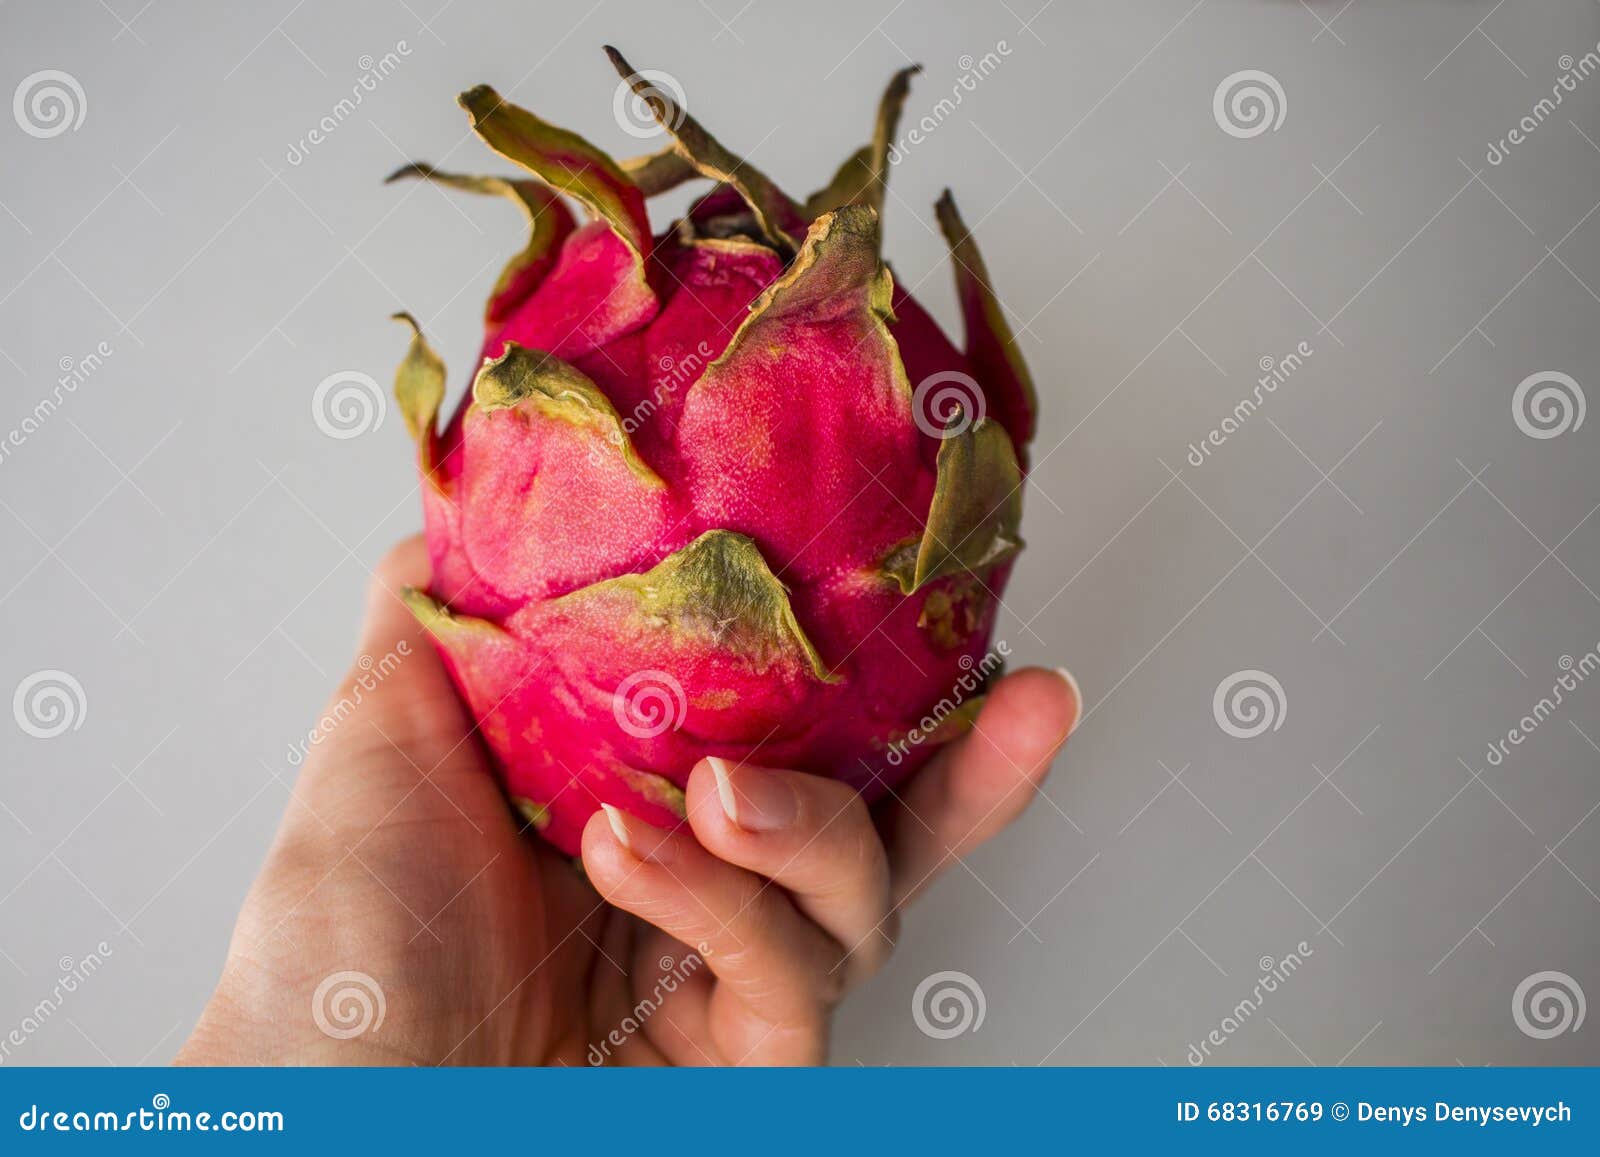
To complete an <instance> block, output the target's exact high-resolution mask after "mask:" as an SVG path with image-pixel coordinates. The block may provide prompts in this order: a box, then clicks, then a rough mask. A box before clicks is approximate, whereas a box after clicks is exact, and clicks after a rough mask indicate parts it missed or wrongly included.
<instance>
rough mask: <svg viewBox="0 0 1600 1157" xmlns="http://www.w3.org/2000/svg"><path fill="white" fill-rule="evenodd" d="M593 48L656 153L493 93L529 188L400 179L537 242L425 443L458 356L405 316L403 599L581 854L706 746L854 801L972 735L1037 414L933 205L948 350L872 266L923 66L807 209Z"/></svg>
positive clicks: (537, 804) (678, 810)
mask: <svg viewBox="0 0 1600 1157" xmlns="http://www.w3.org/2000/svg"><path fill="white" fill-rule="evenodd" d="M606 51H607V53H608V55H609V56H610V57H611V60H612V62H613V63H614V64H615V66H616V68H617V70H618V72H619V73H620V74H621V75H622V77H623V78H624V83H625V84H626V85H628V86H630V88H631V94H630V92H629V91H628V90H625V89H620V88H619V90H618V95H619V98H632V99H637V101H639V102H641V104H640V105H639V106H638V107H641V108H642V107H648V110H649V112H650V114H651V115H653V117H654V119H655V121H657V122H658V123H659V125H660V128H661V130H662V131H664V132H665V133H666V134H668V140H669V141H670V143H669V144H668V147H666V148H664V149H663V150H661V151H660V152H657V153H654V154H651V155H649V156H645V157H640V158H637V159H633V160H625V161H622V162H617V161H614V160H613V159H612V158H611V157H609V156H607V155H606V154H605V153H603V152H601V151H600V150H599V149H597V148H595V147H594V146H593V145H591V144H590V143H589V142H587V141H585V140H584V139H582V138H581V137H579V136H577V135H576V134H574V133H571V132H568V131H566V130H564V129H560V128H557V127H555V126H553V125H551V124H548V123H546V122H545V121H543V120H540V119H539V118H538V117H537V116H535V115H534V114H532V113H530V112H527V111H525V110H523V109H521V108H518V107H516V106H515V105H512V104H509V103H507V102H506V101H505V100H503V99H502V98H501V97H500V96H499V95H498V94H497V93H496V92H495V91H494V90H493V89H492V88H489V87H487V86H480V87H478V88H474V89H472V90H471V91H470V92H467V93H464V94H462V96H461V97H460V103H461V105H462V107H463V108H464V109H465V110H466V111H467V113H468V116H469V117H470V119H471V123H472V127H473V129H474V130H475V131H476V132H477V134H478V136H479V137H481V138H482V139H483V140H484V141H485V142H486V143H487V144H488V145H489V146H490V148H492V149H493V150H494V151H495V152H497V153H499V154H500V155H501V156H502V157H504V158H505V159H506V160H508V161H510V162H512V163H514V164H515V165H516V166H518V168H519V169H520V170H522V171H523V172H522V173H521V174H520V175H518V176H516V177H511V178H499V177H477V176H462V175H459V174H454V173H446V172H443V171H441V170H438V169H436V168H434V167H432V166H430V165H426V164H420V163H417V164H411V165H407V166H406V167H404V168H403V169H401V170H400V171H399V172H397V173H395V174H394V175H393V176H392V177H391V178H390V180H395V179H397V178H401V177H415V178H420V179H424V180H428V181H432V182H435V183H437V184H440V185H443V186H447V187H449V188H450V189H454V190H461V191H465V192H471V193H482V194H490V195H494V196H499V197H504V198H506V199H508V200H510V201H512V202H513V203H515V204H516V205H517V206H518V207H519V208H520V209H521V210H522V212H523V214H524V215H525V216H526V217H527V219H528V221H529V223H530V232H529V237H528V241H527V244H526V245H525V246H524V247H523V248H522V249H521V250H520V251H519V252H518V253H517V254H516V256H515V257H513V258H512V259H511V261H510V263H509V264H508V265H507V266H506V268H505V270H504V272H502V273H501V275H500V278H499V281H498V282H497V284H496V285H495V287H494V290H493V293H492V294H491V296H490V298H489V303H488V309H487V316H486V336H485V340H484V344H483V349H482V354H481V360H480V363H479V368H478V370H477V373H476V375H475V377H474V380H473V382H472V387H471V391H470V393H469V394H468V396H467V397H466V398H464V399H463V401H462V404H461V406H460V407H459V408H458V410H457V411H456V413H455V414H454V416H453V417H452V418H450V419H449V421H448V422H446V423H445V424H444V425H443V427H442V428H440V427H439V426H438V422H437V419H438V414H439V410H440V407H441V405H442V403H443V398H444V394H445V380H446V372H445V367H444V364H443V362H442V361H441V360H440V359H439V357H438V356H437V355H436V354H435V353H434V352H433V350H432V349H431V348H430V347H429V345H428V344H427V342H426V340H425V339H424V337H423V336H422V333H421V331H420V329H419V328H418V327H417V325H416V323H415V321H414V320H412V319H411V317H410V316H409V315H407V314H398V315H396V316H397V317H399V318H401V319H403V320H405V321H406V322H407V323H408V324H410V326H411V328H412V331H413V336H412V340H411V344H410V347H409V349H408V351H407V353H406V356H405V358H404V360H403V361H402V364H401V366H400V369H399V371H398V373H397V374H396V379H395V393H396V397H397V399H398V401H399V405H400V409H401V410H402V412H403V414H404V416H405V419H406V423H407V425H408V427H409V428H410V431H411V433H412V435H413V437H414V438H415V439H416V442H417V447H418V450H417V453H418V461H419V467H420V471H421V490H422V495H423V507H424V514H425V520H426V525H427V542H428V550H429V555H430V557H431V559H432V564H433V577H432V581H431V589H430V590H429V591H427V592H422V591H407V592H406V593H405V597H406V599H407V601H408V603H409V605H410V607H411V609H412V610H413V612H414V613H415V614H416V615H417V617H418V618H419V620H420V621H421V622H422V624H423V625H424V626H425V627H426V628H427V630H428V631H429V633H430V634H431V635H432V637H433V638H434V640H435V641H436V643H437V644H438V646H439V648H440V649H441V651H442V654H443V658H444V661H445V663H446V665H447V667H448V668H449V670H450V672H451V675H452V678H453V679H454V681H455V683H456V685H457V686H458V688H459V690H460V692H461V694H462V696H463V698H464V699H465V700H466V702H467V703H468V705H469V706H470V708H471V710H472V712H473V714H474V716H475V718H476V719H477V721H478V724H479V726H480V729H481V732H482V735H483V737H484V740H485V741H486V742H487V744H488V746H489V748H490V749H491V751H492V752H493V754H494V756H495V759H496V761H497V763H498V766H499V769H500V773H501V775H502V777H503V781H504V785H505V788H506V791H507V793H508V795H509V796H510V797H511V798H512V800H513V802H514V803H515V804H516V806H517V807H518V808H520V810H521V811H522V813H523V814H524V815H525V816H526V817H527V819H528V821H529V823H530V824H531V825H532V826H533V827H535V828H537V829H538V831H539V832H541V833H542V834H543V836H544V837H545V838H546V839H547V840H549V841H550V842H552V843H554V844H555V845H556V846H558V847H560V848H561V849H563V850H564V851H566V852H569V853H573V852H576V851H577V849H578V846H579V837H580V833H581V832H582V830H583V827H584V824H585V822H586V821H587V820H588V819H589V817H590V816H591V815H592V814H593V812H594V811H595V810H596V809H597V808H598V807H599V805H600V804H602V803H607V804H613V805H615V806H618V807H621V808H625V809H627V810H629V811H631V812H633V813H634V814H636V815H638V816H639V817H640V818H642V819H644V820H646V821H648V822H651V823H655V824H659V825H665V826H670V825H671V824H672V823H674V822H676V820H677V819H679V818H681V817H682V815H683V799H684V796H683V786H684V783H685V781H686V779H687V777H688V774H689V771H690V769H691V768H692V767H693V766H694V764H695V763H696V761H698V760H699V759H701V758H703V757H705V756H708V755H714V756H722V757H724V758H727V759H732V760H749V761H752V762H759V763H762V764H766V765H771V766H780V767H791V768H797V769H800V770H804V771H810V772H814V773H818V774H823V775H828V776H832V777H835V778H837V779H840V780H843V781H845V782H848V783H849V784H851V785H852V786H853V787H855V788H856V789H858V790H859V791H860V792H862V793H863V794H864V795H865V796H867V797H868V798H869V799H870V798H872V797H875V796H877V795H879V794H881V793H883V792H884V791H886V790H888V789H889V788H890V787H892V786H893V784H894V783H895V782H896V781H898V780H899V779H901V778H902V777H904V776H906V775H909V774H910V773H912V772H913V771H915V770H916V768H917V767H918V766H920V765H921V764H923V763H924V762H926V760H927V759H928V758H929V757H930V756H931V755H932V754H933V753H934V751H935V750H936V749H937V747H938V745H939V744H940V743H942V742H946V741H948V740H949V739H951V738H953V737H955V736H956V735H959V734H960V733H961V732H962V730H964V729H965V728H966V727H969V726H970V725H971V719H972V716H973V714H974V709H975V707H976V704H977V703H978V702H979V700H980V698H981V690H982V688H981V683H982V681H983V679H984V678H985V677H987V676H989V675H991V674H993V673H994V671H995V669H996V668H997V666H998V662H997V660H996V659H995V655H994V652H993V651H991V649H990V636H991V633H992V630H993V624H994V619H995V614H996V608H997V602H998V596H999V593H1000V591H1001V590H1002V589H1003V588H1004V585H1005V582H1006V579H1007V576H1008V574H1009V571H1010V568H1011V565H1012V560H1013V557H1014V556H1015V554H1016V552H1017V551H1018V550H1019V549H1020V547H1021V545H1022V544H1021V541H1020V539H1019V538H1018V534H1017V530H1018V523H1019V521H1020V516H1021V487H1022V477H1023V454H1024V450H1025V447H1026V445H1027V443H1028V441H1029V439H1030V438H1031V436H1032V433H1033V424H1034V412H1035V400H1034V393H1033V387H1032V383H1031V381H1030V379H1029V376H1028V373H1027V370H1026V368H1025V367H1024V366H1023V364H1022V360H1021V358H1020V356H1019V355H1018V352H1017V349H1016V346H1015V343H1014V341H1013V340H1012V335H1011V332H1010V330H1009V328H1008V326H1007V323H1006V321H1005V318H1004V315H1003V314H1002V312H1001V310H1000V308H999V305H998V303H997V301H996V299H995V295H994V291H993V289H992V288H991V285H990V282H989V277H988V274H987V273H986V272H985V269H984V265H983V262H982V260H981V258H980V257H979V255H978V251H977V248H976V246H975V244H974V242H973V240H972V238H971V236H970V235H969V234H968V231H967V229H966V227H965V226H964V225H963V223H962V220H961V218H960V216H959V215H958V213H957V211H956V207H955V202H954V201H953V200H952V198H951V197H950V194H949V193H948V192H946V193H945V194H944V196H943V197H942V198H941V199H940V201H939V204H938V206H937V218H938V221H939V224H940V225H941V227H942V229H943V232H944V234H945V236H946V238H947V239H948V241H949V245H950V249H951V254H952V257H953V259H954V265H955V273H956V286H957V291H958V297H959V300H960V305H961V312H962V315H963V319H964V323H965V330H966V350H965V352H963V351H961V350H959V349H957V348H956V347H955V346H954V345H953V344H952V343H951V342H950V341H949V340H948V339H947V338H946V337H945V336H944V335H943V333H941V331H940V329H939V327H938V325H937V323H935V322H934V320H933V319H932V318H931V317H930V316H929V315H928V314H927V313H926V312H925V311H924V310H923V309H922V307H921V306H919V305H918V304H917V303H916V302H915V301H914V300H912V298H911V297H910V296H909V295H907V294H906V293H905V292H904V290H903V289H901V288H899V287H898V286H896V284H895V281H894V278H893V277H892V276H891V274H890V271H889V269H888V267H887V266H886V265H885V264H884V262H883V259H882V256H881V254H880V232H879V214H880V211H881V209H882V207H883V200H884V194H885V178H886V177H887V174H888V167H889V156H890V148H891V143H892V141H893V139H894V133H895V129H896V125H897V122H898V120H899V116H900V112H901V108H902V106H903V104H904V102H905V98H906V94H907V89H908V85H909V82H910V78H911V76H912V74H913V73H915V72H916V71H917V69H915V68H908V69H905V70H903V71H901V72H900V73H898V74H897V75H896V76H895V77H894V79H893V81H892V82H891V83H890V85H889V87H888V89H887V91H886V92H885V94H884V96H883V99H882V101H881V103H880V106H879V109H878V116H877V122H876V127H875V131H874V133H873V138H872V141H871V142H870V143H869V144H867V145H864V146H863V147H861V148H860V149H858V150H857V151H856V152H855V153H854V154H852V155H851V156H850V157H849V158H848V159H847V160H846V161H845V163H844V164H843V165H842V166H841V167H840V168H839V170H838V172H837V173H836V174H835V176H834V177H833V179H832V180H831V181H830V182H829V183H828V185H827V186H826V187H825V188H823V189H821V190H819V191H818V192H816V193H814V194H812V195H811V196H810V197H808V198H807V199H806V200H805V201H804V203H801V202H798V201H795V200H793V199H791V198H790V197H789V196H788V195H786V194H785V193H784V192H783V191H782V190H780V189H779V188H778V187H777V186H776V185H775V184H774V183H773V182H772V181H771V180H769V179H768V178H767V177H765V176H764V175H762V174H761V173H760V172H758V171H757V170H756V169H755V168H754V167H752V166H751V165H750V164H748V163H746V162H745V161H743V160H741V159H740V158H738V157H736V156H734V155H733V154H732V153H730V152H728V150H727V149H726V148H724V147H723V146H722V145H721V144H719V143H718V142H717V141H716V140H715V139H714V138H713V137H712V136H711V135H710V134H709V133H708V132H706V130H705V129H704V128H703V127H702V126H701V125H700V124H699V122H698V121H696V120H695V119H694V118H693V117H692V116H690V115H689V114H688V113H687V111H686V110H685V108H683V107H682V104H681V103H680V102H679V101H678V100H676V99H674V96H673V95H672V94H670V93H668V92H666V91H664V90H663V89H662V88H660V87H657V86H656V85H654V84H652V83H651V82H650V81H649V80H648V79H646V77H643V76H641V75H640V74H639V73H637V72H635V71H634V70H633V69H632V68H631V67H630V66H629V65H628V64H627V62H626V61H624V60H623V59H622V57H621V55H620V54H619V53H617V52H616V51H615V50H614V49H609V48H608V49H607V50H606ZM656 75H659V74H656ZM699 178H705V179H709V180H710V181H712V182H714V184H713V186H712V188H711V189H710V190H709V191H708V192H707V193H706V194H705V195H704V196H703V197H702V198H701V199H700V200H699V201H697V202H696V203H695V204H694V205H693V207H692V208H691V209H690V211H689V212H688V214H687V215H686V216H685V217H684V218H683V219H682V220H679V221H677V222H676V223H675V224H674V225H673V227H672V228H670V229H668V230H667V231H666V232H664V233H662V234H660V235H659V236H653V235H652V233H651V230H650V225H649V220H648V216H647V214H646V208H645V205H646V200H647V198H649V197H651V196H654V195H656V194H658V193H661V192H664V191H666V190H668V189H671V188H674V187H676V186H678V185H680V184H682V183H684V182H686V181H690V180H694V179H699ZM569 199H570V201H572V202H576V204H577V205H578V206H579V207H581V209H582V210H583V212H584V215H585V218H586V220H584V221H582V222H580V221H578V220H577V219H575V218H574V216H573V214H572V212H571V210H570V209H569V207H568V201H569ZM1002 650H1003V648H1002Z"/></svg>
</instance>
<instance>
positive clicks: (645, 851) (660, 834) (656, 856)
mask: <svg viewBox="0 0 1600 1157" xmlns="http://www.w3.org/2000/svg"><path fill="white" fill-rule="evenodd" d="M600 809H601V810H602V811H604V812H605V813H606V822H607V823H609V824H610V825H611V833H612V835H614V836H616V837H617V843H619V844H621V845H622V846H623V847H624V848H625V849H627V851H628V853H629V854H630V855H632V856H633V857H634V858H636V859H640V860H648V861H650V862H651V863H653V864H665V863H666V862H667V861H669V860H670V859H671V858H672V855H673V843H672V835H671V833H670V832H665V831H662V830H661V829H660V828H658V827H656V826H655V825H654V824H647V823H645V821H644V820H642V819H639V818H638V817H637V816H633V815H629V814H628V813H627V812H625V811H623V810H622V809H621V808H619V807H613V806H612V805H611V804H608V803H603V804H601V805H600Z"/></svg>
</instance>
